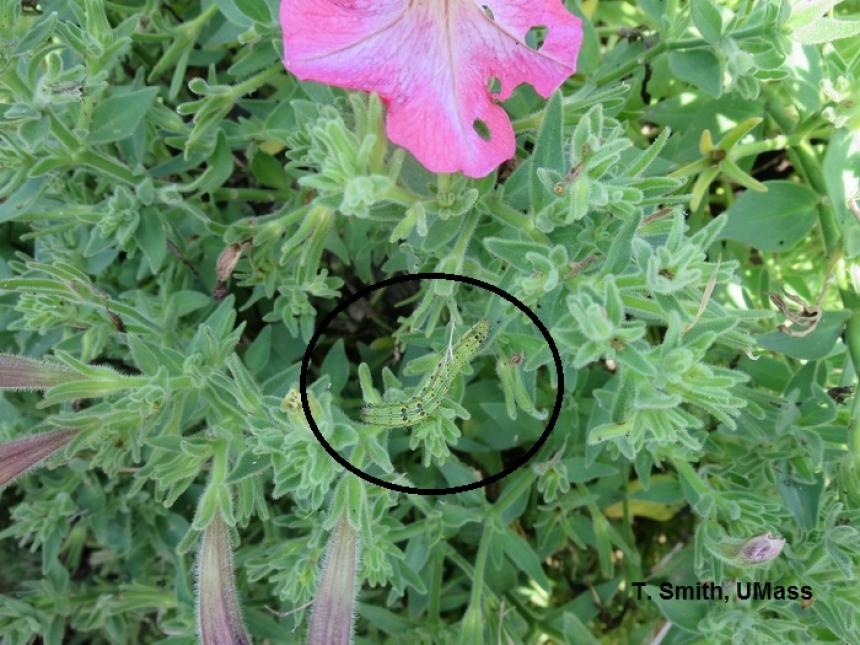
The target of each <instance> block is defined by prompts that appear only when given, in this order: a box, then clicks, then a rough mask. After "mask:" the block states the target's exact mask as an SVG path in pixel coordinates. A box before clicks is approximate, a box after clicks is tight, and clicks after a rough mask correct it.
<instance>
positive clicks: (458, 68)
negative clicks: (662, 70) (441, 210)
mask: <svg viewBox="0 0 860 645" xmlns="http://www.w3.org/2000/svg"><path fill="white" fill-rule="evenodd" d="M482 7H487V8H488V9H489V11H490V12H491V13H492V18H491V17H490V16H489V15H488V14H487V13H486V12H485V11H484V9H483V8H482ZM536 26H543V27H547V34H546V38H545V41H544V43H543V45H542V46H541V48H540V50H533V49H530V48H529V47H528V46H526V45H525V37H526V34H527V33H528V32H529V30H530V29H531V28H532V27H536ZM281 27H282V29H283V37H284V64H285V66H286V67H287V69H288V70H289V71H291V72H292V73H293V74H295V75H296V76H297V77H298V78H300V79H301V80H312V81H317V82H321V83H327V84H329V85H336V86H339V87H344V88H347V89H357V90H364V91H367V92H376V93H377V94H379V96H380V97H381V98H382V100H383V102H384V103H385V104H386V105H387V106H388V123H387V132H388V137H389V139H390V140H391V141H392V142H393V143H395V144H397V145H400V146H403V147H404V148H406V149H407V150H409V151H410V152H411V153H412V154H413V155H415V157H416V158H417V159H418V160H419V161H420V162H421V163H422V164H423V165H424V166H426V167H427V169H428V170H431V171H433V172H437V173H443V172H446V173H447V172H457V171H462V172H463V173H464V174H465V175H467V176H469V177H483V176H485V175H487V174H489V173H490V172H492V171H493V170H494V169H495V168H496V167H497V166H498V165H499V164H500V163H502V162H503V161H505V160H507V159H510V158H511V157H513V156H514V154H515V152H516V140H515V136H514V130H513V126H512V125H511V121H510V118H509V117H508V115H507V113H506V112H505V110H504V109H503V108H502V107H501V106H500V105H499V102H500V101H504V100H506V99H507V98H509V97H510V96H511V93H512V92H513V91H514V89H515V88H516V87H517V86H518V85H520V84H522V83H531V84H532V85H533V86H534V88H535V90H536V91H537V92H538V93H539V94H541V95H542V96H544V97H548V96H549V95H550V94H551V93H552V92H553V91H554V90H555V89H556V88H558V87H559V86H560V85H561V84H562V83H563V82H564V81H565V80H566V79H567V78H568V77H569V76H570V75H571V74H573V73H574V71H575V70H576V58H577V55H578V53H579V48H580V45H581V43H582V21H581V20H580V19H579V18H577V17H576V16H574V15H573V14H571V13H569V12H568V11H567V9H566V8H565V7H564V5H563V4H562V2H561V0H481V2H475V1H474V0H282V2H281ZM492 79H498V81H499V82H500V83H501V91H500V92H498V93H495V94H494V93H491V92H490V90H489V88H490V82H491V80H492ZM476 121H482V122H483V123H484V124H485V125H486V127H487V129H488V131H489V133H490V138H489V140H485V139H484V138H482V137H481V135H480V134H479V133H478V132H477V131H476V130H475V127H474V124H475V122H476Z"/></svg>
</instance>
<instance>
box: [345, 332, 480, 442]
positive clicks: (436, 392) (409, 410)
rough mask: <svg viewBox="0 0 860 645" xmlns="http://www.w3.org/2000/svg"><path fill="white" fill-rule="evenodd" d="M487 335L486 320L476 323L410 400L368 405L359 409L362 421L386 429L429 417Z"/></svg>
mask: <svg viewBox="0 0 860 645" xmlns="http://www.w3.org/2000/svg"><path fill="white" fill-rule="evenodd" d="M489 333H490V324H489V322H487V321H486V320H480V321H478V322H477V323H476V324H475V325H474V326H472V328H471V329H469V331H467V332H466V333H465V334H463V336H462V337H461V338H460V340H458V341H457V343H456V344H455V345H454V347H453V348H451V351H450V356H449V354H448V353H447V352H446V353H445V354H443V356H442V358H441V360H440V361H439V362H438V363H436V366H435V367H434V368H433V370H432V371H431V372H430V374H428V375H427V377H425V378H424V379H423V380H422V381H421V384H420V385H419V386H418V388H417V390H416V392H415V394H414V395H412V397H410V398H409V399H407V400H406V401H397V402H394V403H379V404H369V405H367V406H365V407H364V408H362V410H361V418H362V421H364V422H365V423H368V424H370V425H375V426H382V427H387V428H403V427H406V426H411V425H415V424H416V423H418V422H419V421H423V420H424V419H426V418H427V417H429V416H430V415H431V414H432V413H433V412H434V411H435V410H436V408H438V407H439V405H440V404H441V403H442V401H443V400H444V398H445V395H446V394H447V393H448V390H450V389H451V385H452V384H453V383H454V379H455V378H457V376H458V375H459V374H460V372H461V371H462V370H463V368H464V367H465V366H466V365H467V364H468V363H469V362H470V361H471V360H472V358H473V357H474V356H475V354H477V353H478V350H480V349H481V345H482V344H483V343H484V341H485V340H486V339H487V336H488V335H489Z"/></svg>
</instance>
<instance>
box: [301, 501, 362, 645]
mask: <svg viewBox="0 0 860 645" xmlns="http://www.w3.org/2000/svg"><path fill="white" fill-rule="evenodd" d="M359 548H360V547H359V538H358V534H357V533H356V532H355V530H353V528H352V527H351V526H350V525H349V522H348V521H347V519H346V514H344V516H343V517H342V518H341V520H340V522H338V524H337V526H336V527H335V530H334V533H333V534H332V536H331V538H330V539H329V543H328V546H327V547H326V555H325V559H324V560H323V566H322V572H321V573H320V576H319V586H318V587H317V593H316V597H315V598H314V608H313V613H312V614H311V622H310V626H309V627H308V645H349V644H350V643H351V642H352V623H353V618H354V615H355V596H356V594H357V593H358V584H357V580H356V572H357V570H358V558H359Z"/></svg>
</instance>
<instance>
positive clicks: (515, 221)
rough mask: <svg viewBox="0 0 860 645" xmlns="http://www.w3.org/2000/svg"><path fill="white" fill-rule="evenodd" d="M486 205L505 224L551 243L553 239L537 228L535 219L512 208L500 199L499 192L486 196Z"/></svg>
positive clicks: (545, 242)
mask: <svg viewBox="0 0 860 645" xmlns="http://www.w3.org/2000/svg"><path fill="white" fill-rule="evenodd" d="M484 206H485V207H486V209H487V210H488V211H489V213H490V215H492V216H494V217H496V218H497V219H499V220H501V221H502V222H504V223H505V224H509V225H510V226H511V227H513V228H515V229H517V230H518V231H521V232H523V233H525V234H526V235H528V236H529V237H531V238H532V239H533V240H534V241H536V242H540V243H541V244H549V243H550V242H551V240H550V239H549V238H548V237H547V236H546V235H545V234H544V233H542V232H541V231H539V230H537V229H536V228H535V225H534V221H533V220H532V218H530V217H529V216H527V215H524V214H523V213H521V212H519V211H518V210H516V209H513V208H511V207H510V206H508V205H507V204H505V203H504V202H503V201H502V200H501V199H499V196H498V194H496V193H493V194H492V195H489V196H487V197H485V198H484Z"/></svg>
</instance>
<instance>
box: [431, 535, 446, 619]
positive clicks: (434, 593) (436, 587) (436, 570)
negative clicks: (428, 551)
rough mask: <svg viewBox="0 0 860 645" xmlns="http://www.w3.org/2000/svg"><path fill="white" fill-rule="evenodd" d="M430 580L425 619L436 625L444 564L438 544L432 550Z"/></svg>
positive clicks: (443, 556)
mask: <svg viewBox="0 0 860 645" xmlns="http://www.w3.org/2000/svg"><path fill="white" fill-rule="evenodd" d="M431 558H432V564H431V566H432V567H433V568H432V570H431V575H432V578H431V579H430V601H429V603H428V605H427V618H428V619H429V620H430V622H431V623H434V624H438V623H439V617H440V614H441V605H442V567H443V566H444V564H445V554H444V553H443V551H442V547H441V545H440V544H437V545H436V547H435V548H434V549H433V555H432V556H431Z"/></svg>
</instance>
